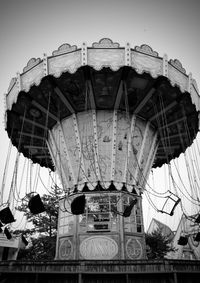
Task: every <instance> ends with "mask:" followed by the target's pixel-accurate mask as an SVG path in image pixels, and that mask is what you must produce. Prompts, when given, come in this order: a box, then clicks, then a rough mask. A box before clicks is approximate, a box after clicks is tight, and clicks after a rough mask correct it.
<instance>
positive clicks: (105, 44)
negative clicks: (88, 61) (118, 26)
mask: <svg viewBox="0 0 200 283" xmlns="http://www.w3.org/2000/svg"><path fill="white" fill-rule="evenodd" d="M119 46H120V45H119V43H117V42H113V41H112V40H111V39H110V38H102V39H101V40H99V42H94V43H93V44H92V47H93V48H119Z"/></svg>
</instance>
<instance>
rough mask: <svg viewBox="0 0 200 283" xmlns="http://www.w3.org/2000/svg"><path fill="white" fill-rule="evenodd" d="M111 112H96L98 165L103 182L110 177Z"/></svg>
mask: <svg viewBox="0 0 200 283" xmlns="http://www.w3.org/2000/svg"><path fill="white" fill-rule="evenodd" d="M112 128H113V112H111V111H107V112H105V111H99V112H97V136H98V153H99V155H98V156H99V157H98V163H99V167H100V174H101V177H102V178H103V179H104V180H105V181H109V180H110V176H111V155H112Z"/></svg>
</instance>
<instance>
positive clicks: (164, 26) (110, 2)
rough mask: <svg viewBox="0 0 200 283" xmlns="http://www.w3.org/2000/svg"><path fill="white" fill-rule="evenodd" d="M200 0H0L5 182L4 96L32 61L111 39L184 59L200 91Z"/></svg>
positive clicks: (0, 143)
mask: <svg viewBox="0 0 200 283" xmlns="http://www.w3.org/2000/svg"><path fill="white" fill-rule="evenodd" d="M199 12H200V1H198V0H196V1H195V0H190V1H186V0H146V1H145V0H135V1H134V0H123V1H122V0H115V1H114V0H101V1H99V0H98V1H97V0H65V1H64V0H56V1H53V0H34V1H33V0H32V1H31V0H5V1H0V64H1V67H0V135H1V139H0V158H1V162H0V184H1V180H2V175H3V169H4V165H5V159H6V154H7V148H8V142H9V140H8V138H7V133H6V132H5V130H4V124H3V117H4V111H5V108H4V94H5V93H6V92H7V88H8V86H9V82H10V80H11V78H12V77H15V76H16V72H17V71H19V72H22V69H23V67H24V66H25V65H26V64H27V62H28V61H29V59H30V58H32V57H35V58H38V57H41V58H42V57H43V53H47V55H51V53H52V51H54V50H56V49H57V48H58V47H59V46H60V45H61V44H63V43H69V44H71V45H74V44H75V45H78V46H81V44H82V42H87V44H88V46H91V44H92V43H93V42H95V41H99V40H100V39H101V38H103V37H109V38H111V39H112V40H113V41H115V42H119V43H120V45H121V46H124V45H125V43H126V42H129V43H130V44H131V46H132V47H134V46H136V45H141V44H143V43H146V44H148V45H150V46H151V47H152V48H153V49H154V50H155V51H157V52H158V53H159V55H160V56H163V55H164V54H165V53H166V54H167V55H168V58H169V59H176V58H177V59H179V60H180V61H181V63H182V65H183V67H184V68H185V69H186V71H187V73H189V72H191V73H192V75H193V78H195V79H196V81H197V83H198V86H199V87H200V71H199V62H200V60H199V48H200V17H199Z"/></svg>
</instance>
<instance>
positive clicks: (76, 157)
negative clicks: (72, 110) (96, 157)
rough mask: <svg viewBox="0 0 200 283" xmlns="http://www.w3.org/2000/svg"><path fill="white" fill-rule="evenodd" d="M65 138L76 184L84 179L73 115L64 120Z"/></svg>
mask: <svg viewBox="0 0 200 283" xmlns="http://www.w3.org/2000/svg"><path fill="white" fill-rule="evenodd" d="M62 125H63V131H64V135H65V140H66V144H67V148H68V153H69V160H70V162H71V165H72V168H73V172H74V177H75V184H76V183H77V182H82V181H83V173H82V172H81V170H80V151H79V150H80V148H79V146H78V144H77V140H76V133H75V128H74V122H73V117H72V116H71V117H69V118H67V119H65V120H64V121H63V122H62Z"/></svg>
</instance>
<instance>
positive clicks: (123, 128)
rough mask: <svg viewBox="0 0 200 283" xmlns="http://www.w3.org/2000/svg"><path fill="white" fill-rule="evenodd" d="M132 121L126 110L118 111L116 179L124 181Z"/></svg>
mask: <svg viewBox="0 0 200 283" xmlns="http://www.w3.org/2000/svg"><path fill="white" fill-rule="evenodd" d="M129 131H130V121H127V117H126V113H125V112H118V115H117V134H116V157H115V181H117V182H122V181H123V177H124V170H125V167H126V160H127V159H126V157H127V153H128V132H129Z"/></svg>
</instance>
